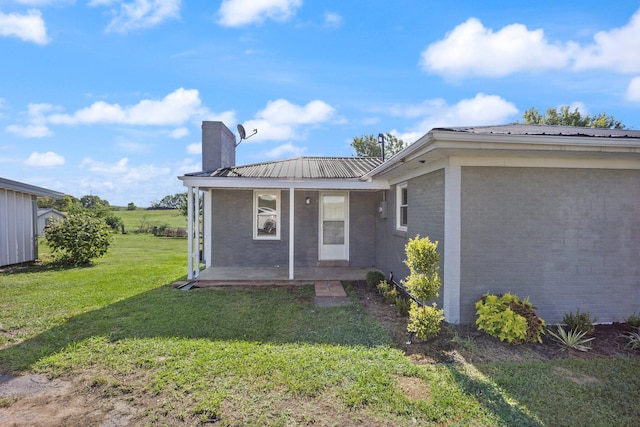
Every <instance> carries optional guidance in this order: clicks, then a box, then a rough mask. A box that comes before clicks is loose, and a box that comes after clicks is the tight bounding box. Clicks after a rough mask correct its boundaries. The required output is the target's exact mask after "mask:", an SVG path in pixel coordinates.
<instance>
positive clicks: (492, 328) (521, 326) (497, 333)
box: [476, 293, 545, 344]
mask: <svg viewBox="0 0 640 427" xmlns="http://www.w3.org/2000/svg"><path fill="white" fill-rule="evenodd" d="M476 314H477V315H478V319H477V320H476V326H477V327H478V329H480V330H483V331H485V332H486V333H487V334H489V335H491V336H493V337H496V338H498V339H500V341H507V342H508V343H511V344H521V343H525V342H530V343H536V342H538V343H541V342H542V334H543V333H544V326H545V322H544V320H542V319H541V318H540V317H538V316H537V315H536V313H535V307H534V306H533V304H531V302H529V301H528V300H520V299H519V298H518V296H517V295H513V294H510V293H505V294H502V295H493V294H484V295H483V296H482V298H480V300H479V301H478V302H476Z"/></svg>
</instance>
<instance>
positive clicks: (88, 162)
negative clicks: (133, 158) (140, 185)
mask: <svg viewBox="0 0 640 427" xmlns="http://www.w3.org/2000/svg"><path fill="white" fill-rule="evenodd" d="M80 167H81V168H86V169H87V170H89V172H92V173H95V174H101V175H104V176H112V177H115V178H116V179H117V180H118V182H122V183H130V182H139V181H149V180H154V179H156V178H159V177H165V176H167V175H169V173H170V172H171V169H170V168H168V167H164V166H155V165H138V166H131V165H130V164H129V159H128V158H126V157H123V158H122V159H120V160H119V161H117V162H115V163H106V162H100V161H97V160H94V159H92V158H91V157H87V158H85V159H83V160H82V161H81V162H80Z"/></svg>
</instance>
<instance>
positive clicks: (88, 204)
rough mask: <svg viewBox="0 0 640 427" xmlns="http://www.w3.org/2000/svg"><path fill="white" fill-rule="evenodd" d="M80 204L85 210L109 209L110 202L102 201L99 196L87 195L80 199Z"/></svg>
mask: <svg viewBox="0 0 640 427" xmlns="http://www.w3.org/2000/svg"><path fill="white" fill-rule="evenodd" d="M80 203H81V204H82V207H83V208H85V209H96V210H97V209H100V208H108V207H109V206H110V205H109V202H108V201H106V200H104V199H101V198H100V197H98V196H90V195H86V196H82V197H81V198H80Z"/></svg>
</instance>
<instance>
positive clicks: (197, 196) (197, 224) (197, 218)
mask: <svg viewBox="0 0 640 427" xmlns="http://www.w3.org/2000/svg"><path fill="white" fill-rule="evenodd" d="M195 190H196V191H195V194H194V204H195V206H194V209H193V210H194V212H193V216H194V221H195V227H194V228H195V237H196V239H195V243H196V245H195V246H196V247H195V251H196V252H195V258H196V261H195V265H194V270H195V272H194V274H195V278H196V279H197V278H198V276H199V275H200V229H201V227H200V188H199V187H195Z"/></svg>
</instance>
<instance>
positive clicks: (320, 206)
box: [318, 191, 349, 261]
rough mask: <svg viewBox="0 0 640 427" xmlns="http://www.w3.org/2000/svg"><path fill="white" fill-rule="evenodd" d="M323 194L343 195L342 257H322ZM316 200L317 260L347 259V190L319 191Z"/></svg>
mask: <svg viewBox="0 0 640 427" xmlns="http://www.w3.org/2000/svg"><path fill="white" fill-rule="evenodd" d="M324 196H344V257H342V258H335V257H332V258H326V257H323V250H322V246H323V245H322V238H323V234H322V224H323V222H324V209H323V197H324ZM318 202H319V203H318V261H349V191H320V192H319V197H318Z"/></svg>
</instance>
